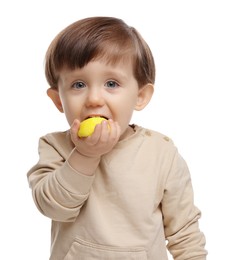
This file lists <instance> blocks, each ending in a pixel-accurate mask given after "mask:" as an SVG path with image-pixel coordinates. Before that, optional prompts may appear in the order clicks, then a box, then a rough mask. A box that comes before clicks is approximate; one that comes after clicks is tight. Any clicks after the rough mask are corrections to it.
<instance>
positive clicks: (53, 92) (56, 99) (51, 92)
mask: <svg viewBox="0 0 228 260" xmlns="http://www.w3.org/2000/svg"><path fill="white" fill-rule="evenodd" d="M47 95H48V96H49V98H50V99H51V100H52V101H53V103H54V104H55V106H56V107H57V108H58V110H59V111H60V112H61V113H63V107H62V102H61V99H60V96H59V92H58V90H57V89H53V88H49V89H48V90H47Z"/></svg>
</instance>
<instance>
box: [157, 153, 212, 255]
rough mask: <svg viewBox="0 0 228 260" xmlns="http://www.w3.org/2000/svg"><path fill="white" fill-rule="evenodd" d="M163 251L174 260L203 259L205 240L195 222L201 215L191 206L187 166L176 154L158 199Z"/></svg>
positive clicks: (192, 199) (190, 186) (192, 204)
mask: <svg viewBox="0 0 228 260" xmlns="http://www.w3.org/2000/svg"><path fill="white" fill-rule="evenodd" d="M162 212H163V218H164V228H165V236H166V239H167V241H168V244H167V248H168V250H169V251H170V253H171V254H172V256H173V258H174V259H175V260H186V259H188V260H190V259H192V260H193V259H194V260H205V259H206V254H207V252H206V250H205V249H204V246H205V237H204V235H203V233H201V232H200V230H199V226H198V220H199V218H200V216H201V212H200V211H199V209H198V208H196V207H195V205H194V198H193V189H192V183H191V178H190V174H189V170H188V167H187V165H186V163H185V161H184V160H183V158H182V157H181V156H180V155H179V154H178V152H176V154H175V156H174V159H173V162H172V167H171V169H170V172H169V175H168V178H167V181H166V186H165V193H164V197H163V200H162Z"/></svg>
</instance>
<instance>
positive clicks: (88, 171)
mask: <svg viewBox="0 0 228 260" xmlns="http://www.w3.org/2000/svg"><path fill="white" fill-rule="evenodd" d="M100 159H101V157H100V156H89V155H85V154H82V153H80V152H79V151H78V150H77V149H76V148H75V149H74V150H73V151H72V153H71V155H70V157H69V158H68V163H69V164H70V166H71V167H73V168H74V169H75V170H77V171H78V172H80V173H82V174H85V175H93V174H94V173H95V171H96V169H97V167H98V165H99V163H100Z"/></svg>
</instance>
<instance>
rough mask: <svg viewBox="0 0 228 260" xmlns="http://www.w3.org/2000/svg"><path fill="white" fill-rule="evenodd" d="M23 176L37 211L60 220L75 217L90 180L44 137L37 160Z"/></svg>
mask: <svg viewBox="0 0 228 260" xmlns="http://www.w3.org/2000/svg"><path fill="white" fill-rule="evenodd" d="M27 177H28V181H29V185H30V187H31V189H32V195H33V199H34V201H35V204H36V206H37V208H38V209H39V210H40V212H41V213H42V214H44V215H45V216H47V217H49V218H51V219H52V220H55V221H62V222H71V221H74V220H75V218H76V217H77V216H78V214H79V212H80V208H81V207H82V206H83V204H84V202H85V201H86V200H87V198H88V196H89V192H90V188H91V185H92V183H93V180H94V176H86V175H83V174H81V173H80V172H77V171H76V170H74V169H73V168H72V167H71V166H70V165H69V163H68V161H67V160H65V158H63V156H62V155H61V153H60V152H59V151H58V149H56V148H55V147H54V146H53V145H52V144H51V143H50V142H49V141H48V139H47V138H41V139H40V141H39V161H38V163H37V164H36V165H35V166H34V167H33V168H31V169H30V171H29V172H28V174H27Z"/></svg>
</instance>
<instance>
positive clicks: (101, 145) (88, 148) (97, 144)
mask: <svg viewBox="0 0 228 260" xmlns="http://www.w3.org/2000/svg"><path fill="white" fill-rule="evenodd" d="M108 125H109V127H108ZM79 127H80V122H79V120H77V119H75V120H74V122H73V124H72V126H71V129H70V134H71V140H72V142H73V143H74V145H75V147H76V149H77V151H78V152H79V153H80V154H83V155H85V156H87V157H100V156H101V155H103V154H106V153H108V152H109V151H111V150H112V148H113V147H114V146H115V144H116V143H117V142H118V140H119V138H120V127H119V124H118V123H117V122H114V121H113V120H111V119H109V120H104V121H102V122H101V123H100V124H98V125H96V127H95V130H94V132H93V134H92V135H91V136H88V137H85V138H79V137H78V134H77V133H78V130H79Z"/></svg>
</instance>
